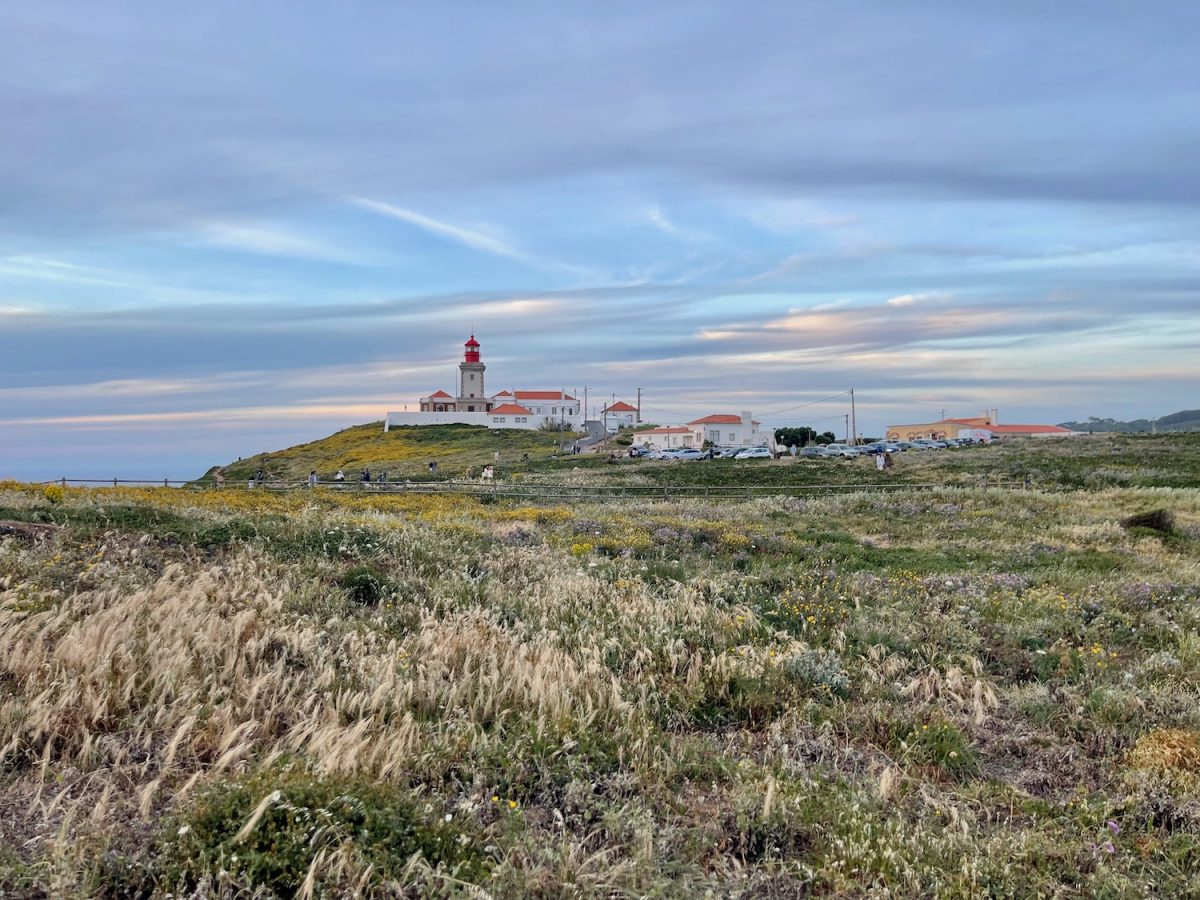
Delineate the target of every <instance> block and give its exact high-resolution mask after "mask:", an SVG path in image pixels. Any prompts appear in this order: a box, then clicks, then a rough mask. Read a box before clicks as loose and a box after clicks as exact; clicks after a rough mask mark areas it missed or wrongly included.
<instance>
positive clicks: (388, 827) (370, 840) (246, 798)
mask: <svg viewBox="0 0 1200 900" xmlns="http://www.w3.org/2000/svg"><path fill="white" fill-rule="evenodd" d="M260 804H264V805H265V808H264V810H263V811H262V814H261V816H260V817H259V818H258V820H257V822H254V823H253V827H250V828H248V833H247V834H245V835H244V836H243V837H242V839H241V840H239V839H238V836H239V832H241V831H242V830H243V826H247V825H248V824H249V823H250V822H251V817H252V816H253V815H254V814H255V812H256V810H257V809H258V808H259V807H260ZM322 850H325V851H327V852H332V851H334V850H338V851H341V854H342V856H343V857H348V858H350V859H352V860H353V861H354V863H355V864H356V865H355V868H357V869H358V871H359V873H361V872H365V871H366V870H367V868H368V867H371V869H372V870H373V872H374V873H378V875H379V876H382V877H383V878H387V879H395V878H397V877H399V876H400V874H401V872H402V871H403V869H404V867H405V865H406V864H407V863H408V861H409V859H410V858H411V857H412V856H413V855H414V854H420V855H421V856H422V857H424V858H425V860H426V861H427V862H428V863H429V864H430V866H432V867H435V868H438V867H440V868H442V869H444V870H445V871H447V872H448V873H450V874H452V875H453V876H454V877H455V878H458V879H461V880H463V881H468V882H475V881H478V880H480V879H481V878H483V877H485V876H486V873H487V869H488V866H489V861H488V860H487V858H486V857H485V856H484V855H483V853H482V851H481V850H479V849H478V848H477V841H476V840H475V838H474V836H472V835H470V834H468V833H467V831H466V830H464V829H463V828H462V827H461V826H460V825H459V824H458V823H456V822H455V821H454V820H452V819H451V820H449V821H447V819H446V818H443V817H442V816H441V815H440V811H439V810H431V809H429V807H428V806H425V807H423V808H422V807H419V806H418V805H417V804H416V803H415V802H414V801H413V799H412V798H411V797H409V796H407V795H405V794H403V793H401V792H399V791H397V790H394V789H392V788H390V787H389V786H387V785H386V784H380V783H376V782H371V781H366V780H361V779H353V778H342V777H330V778H318V777H315V776H313V775H311V774H309V773H307V772H303V771H293V772H288V771H283V770H279V769H276V770H272V771H268V772H262V773H258V774H255V775H252V776H250V777H247V778H245V779H242V780H240V781H236V782H233V783H229V784H223V785H219V786H217V787H215V788H213V789H212V790H210V791H208V792H207V793H205V794H203V795H201V796H200V797H198V798H197V800H196V801H195V802H194V803H193V805H192V806H191V807H190V808H188V809H185V810H184V811H183V812H182V813H181V814H180V815H179V816H178V817H177V818H176V819H175V820H174V821H173V822H172V823H171V825H170V826H169V827H168V830H167V832H166V833H165V834H164V836H163V839H162V840H161V841H160V844H159V854H158V857H159V870H160V884H161V885H164V886H168V887H175V886H183V887H186V888H188V889H192V888H194V887H195V886H196V885H198V884H200V883H201V882H202V881H204V880H206V879H209V878H212V877H214V876H215V875H216V874H217V873H218V872H220V871H221V870H225V871H226V872H228V873H229V875H230V876H232V879H233V881H234V882H235V883H236V884H239V885H243V886H246V887H250V888H252V889H256V890H262V889H265V890H267V891H270V892H271V893H272V894H273V895H275V896H279V897H291V896H294V895H295V894H296V893H297V892H298V891H299V889H300V887H301V885H302V884H303V883H304V880H305V877H306V875H307V873H308V870H309V866H310V865H311V864H312V862H313V859H314V857H315V856H316V855H317V854H318V853H319V852H320V851H322ZM318 881H320V879H318Z"/></svg>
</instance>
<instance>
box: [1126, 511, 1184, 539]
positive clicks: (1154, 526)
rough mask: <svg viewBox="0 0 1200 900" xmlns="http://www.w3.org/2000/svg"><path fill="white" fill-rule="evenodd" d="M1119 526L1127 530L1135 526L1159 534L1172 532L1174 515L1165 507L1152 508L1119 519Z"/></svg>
mask: <svg viewBox="0 0 1200 900" xmlns="http://www.w3.org/2000/svg"><path fill="white" fill-rule="evenodd" d="M1121 527H1122V528H1124V529H1125V530H1127V531H1131V530H1133V529H1135V528H1145V529H1147V530H1149V531H1157V532H1159V533H1161V534H1173V533H1174V531H1175V515H1174V514H1173V513H1172V512H1171V511H1170V510H1166V509H1152V510H1149V511H1148V512H1142V513H1137V514H1135V515H1132V516H1129V517H1127V518H1124V519H1122V520H1121Z"/></svg>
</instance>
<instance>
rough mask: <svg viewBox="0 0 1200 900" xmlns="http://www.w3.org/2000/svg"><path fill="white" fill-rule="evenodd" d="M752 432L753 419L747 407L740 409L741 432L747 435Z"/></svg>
mask: <svg viewBox="0 0 1200 900" xmlns="http://www.w3.org/2000/svg"><path fill="white" fill-rule="evenodd" d="M753 433H754V420H753V419H752V418H751V417H750V411H749V410H748V409H743V410H742V434H744V435H745V436H746V437H749V436H750V435H752V434H753Z"/></svg>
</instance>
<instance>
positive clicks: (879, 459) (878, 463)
mask: <svg viewBox="0 0 1200 900" xmlns="http://www.w3.org/2000/svg"><path fill="white" fill-rule="evenodd" d="M886 465H887V460H885V459H884V458H883V454H882V453H876V454H875V471H876V472H882V471H883V467H884V466H886Z"/></svg>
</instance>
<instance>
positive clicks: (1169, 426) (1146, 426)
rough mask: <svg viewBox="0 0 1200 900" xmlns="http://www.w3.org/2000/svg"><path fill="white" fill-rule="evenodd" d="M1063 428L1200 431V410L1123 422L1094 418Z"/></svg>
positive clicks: (1130, 431) (1063, 424)
mask: <svg viewBox="0 0 1200 900" xmlns="http://www.w3.org/2000/svg"><path fill="white" fill-rule="evenodd" d="M1059 424H1060V425H1062V427H1063V428H1070V429H1071V430H1072V431H1119V432H1123V433H1136V432H1151V431H1200V409H1182V410H1180V411H1179V412H1177V413H1171V414H1170V415H1169V416H1160V417H1159V418H1158V419H1132V420H1130V421H1128V422H1121V421H1118V420H1116V419H1098V418H1096V417H1095V416H1092V417H1091V418H1090V419H1088V420H1087V421H1086V422H1060V423H1059Z"/></svg>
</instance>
